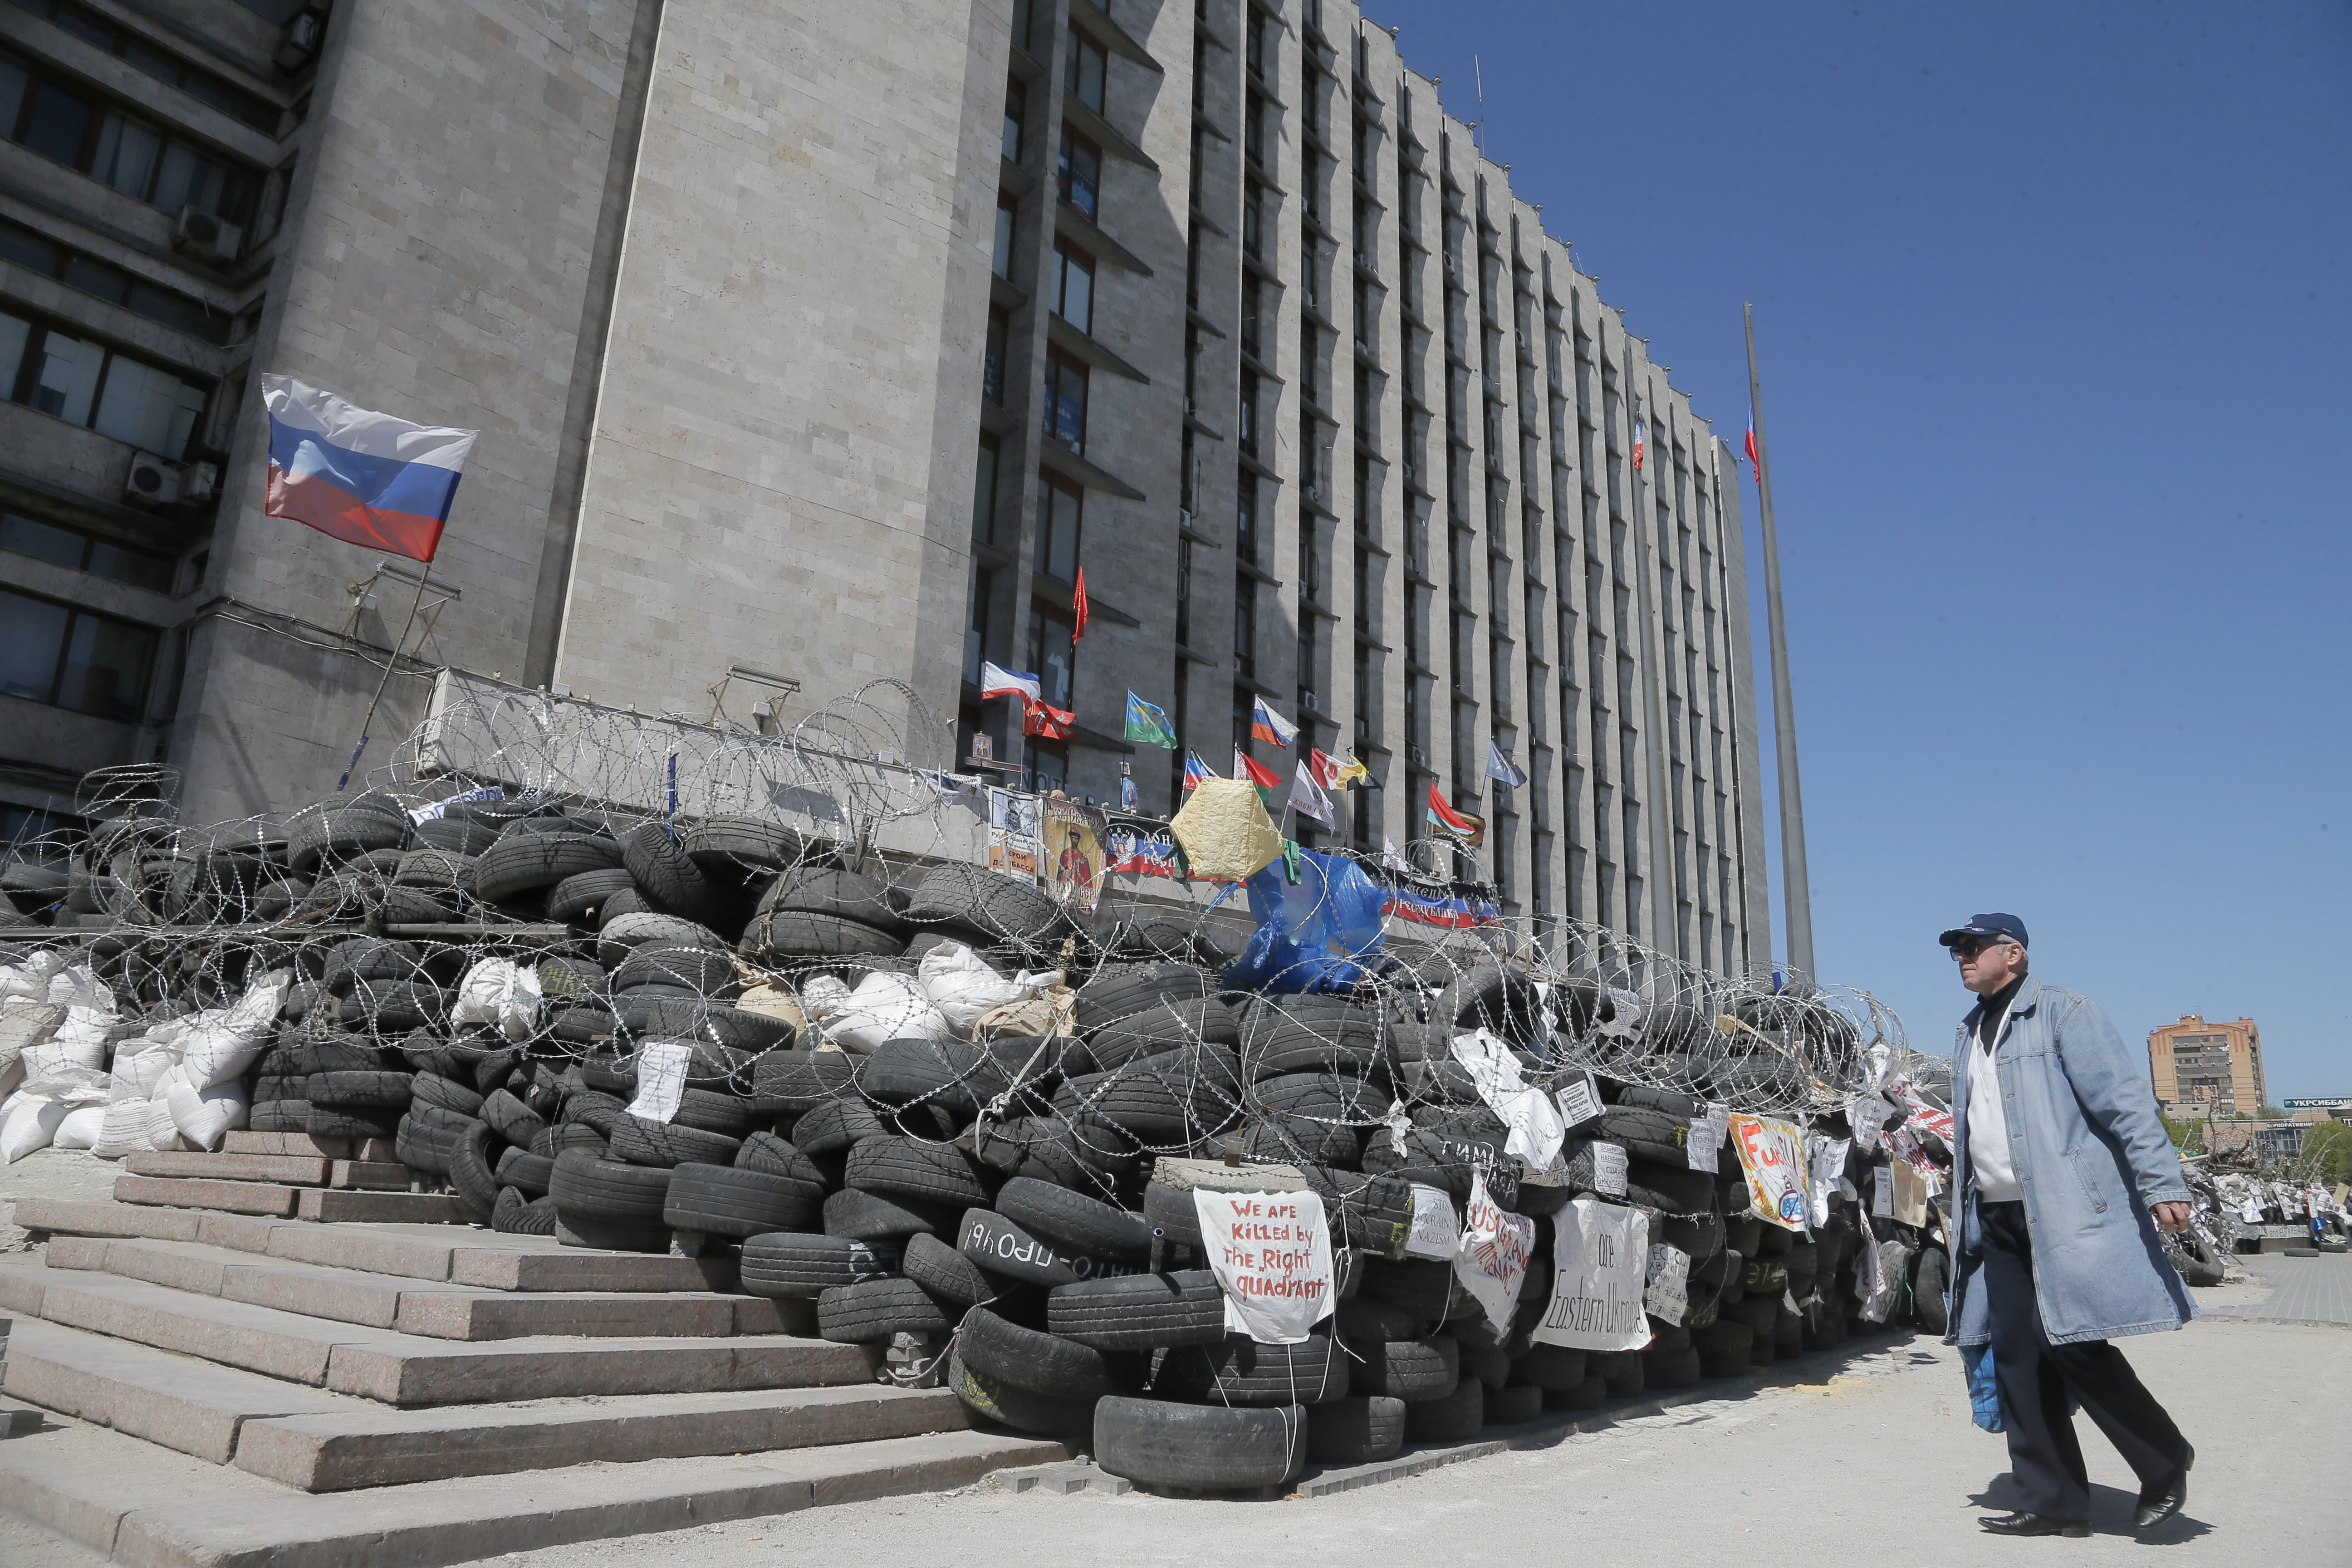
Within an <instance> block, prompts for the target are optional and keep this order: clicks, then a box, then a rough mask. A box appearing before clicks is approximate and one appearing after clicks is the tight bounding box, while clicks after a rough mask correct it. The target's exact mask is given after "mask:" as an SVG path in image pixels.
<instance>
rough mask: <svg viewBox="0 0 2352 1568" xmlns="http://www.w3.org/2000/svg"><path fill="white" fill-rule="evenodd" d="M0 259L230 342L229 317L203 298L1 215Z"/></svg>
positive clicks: (215, 339)
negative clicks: (156, 282) (150, 279)
mask: <svg viewBox="0 0 2352 1568" xmlns="http://www.w3.org/2000/svg"><path fill="white" fill-rule="evenodd" d="M0 258H5V259H6V260H8V261H12V262H14V263H16V265H17V266H19V267H21V268H25V269H26V271H28V272H37V273H39V274H40V275H41V276H42V277H44V278H55V279H58V280H59V281H60V282H62V283H64V284H65V285H66V286H67V287H68V288H72V289H80V290H81V291H82V292H83V293H85V294H91V295H95V296H97V297H98V298H99V299H100V300H105V301H106V302H107V303H108V304H110V305H120V306H121V307H122V308H123V309H124V310H128V311H130V312H131V314H132V315H134V316H144V317H146V318H147V319H148V320H149V321H160V322H162V323H163V325H164V326H167V327H170V328H171V329H172V330H173V331H181V332H185V333H187V334H188V335H189V336H190V337H192V338H197V339H200V340H202V341H203V342H208V343H212V344H214V345H215V346H218V345H220V344H224V343H226V342H228V328H229V317H228V315H227V314H226V312H224V311H220V310H214V309H213V308H212V307H210V306H209V305H206V304H205V302H204V301H203V300H196V299H192V298H190V297H189V296H188V295H185V294H180V293H175V292H173V290H172V289H163V288H158V287H157V286H156V285H154V284H152V283H150V282H148V281H147V280H146V279H143V278H137V277H133V276H132V275H131V274H130V273H128V272H125V271H123V270H122V269H121V268H119V267H114V266H110V265H109V264H108V263H106V262H103V261H100V259H99V258H97V257H95V256H89V255H85V254H84V253H83V252H81V251H79V250H74V249H70V248H68V247H66V246H62V245H59V244H58V243H57V242H56V241H55V240H52V239H49V238H47V237H46V236H43V235H39V234H37V233H35V232H34V231H33V230H31V229H29V228H26V227H25V226H23V225H22V224H15V223H9V222H7V221H6V220H5V219H0Z"/></svg>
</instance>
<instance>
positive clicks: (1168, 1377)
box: [1048, 1299, 1349, 1405]
mask: <svg viewBox="0 0 2352 1568" xmlns="http://www.w3.org/2000/svg"><path fill="white" fill-rule="evenodd" d="M1048 1310H1051V1307H1050V1299H1049V1305H1048ZM1348 1383H1349V1356H1348V1352H1347V1350H1346V1349H1345V1348H1343V1347H1342V1346H1341V1345H1340V1344H1339V1342H1338V1341H1337V1340H1335V1339H1333V1338H1332V1337H1331V1331H1330V1329H1329V1327H1328V1325H1318V1326H1317V1327H1316V1328H1314V1329H1312V1330H1310V1331H1308V1333H1307V1338H1306V1339H1305V1340H1304V1341H1302V1342H1299V1343H1297V1344H1295V1345H1262V1344H1260V1343H1258V1342H1256V1341H1255V1340H1253V1339H1250V1338H1248V1337H1246V1336H1245V1335H1241V1334H1228V1335H1226V1336H1224V1337H1223V1339H1222V1340H1220V1341H1219V1342H1217V1343H1215V1344H1213V1345H1189V1346H1184V1347H1182V1348H1180V1349H1177V1350H1174V1351H1171V1352H1169V1354H1168V1356H1167V1359H1166V1360H1164V1361H1163V1362H1161V1363H1160V1375H1159V1380H1158V1382H1157V1384H1155V1386H1158V1387H1160V1388H1168V1389H1173V1390H1175V1391H1177V1392H1179V1393H1181V1394H1184V1396H1185V1397H1187V1398H1196V1399H1199V1400H1201V1401H1202V1402H1203V1403H1205V1404H1210V1405H1321V1404H1323V1403H1325V1402H1326V1401H1328V1400H1333V1399H1344V1398H1346V1397H1347V1396H1348Z"/></svg>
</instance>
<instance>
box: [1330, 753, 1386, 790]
mask: <svg viewBox="0 0 2352 1568" xmlns="http://www.w3.org/2000/svg"><path fill="white" fill-rule="evenodd" d="M1349 784H1369V785H1370V786H1371V787H1372V788H1373V789H1378V788H1380V787H1381V786H1380V785H1379V784H1375V783H1373V780H1372V770H1371V769H1370V768H1368V767H1366V766H1364V764H1363V763H1360V762H1358V761H1357V760H1356V754H1355V753H1354V752H1340V753H1339V771H1338V772H1336V773H1333V774H1332V775H1331V785H1332V787H1333V788H1335V789H1346V788H1347V787H1348V786H1349Z"/></svg>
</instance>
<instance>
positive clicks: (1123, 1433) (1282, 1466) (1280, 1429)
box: [1094, 1395, 1307, 1491]
mask: <svg viewBox="0 0 2352 1568" xmlns="http://www.w3.org/2000/svg"><path fill="white" fill-rule="evenodd" d="M1094 1450H1095V1463H1096V1464H1097V1465H1098V1466H1099V1467H1101V1468H1103V1469H1105V1470H1108V1471H1109V1472H1110V1473H1111V1474H1112V1475H1114V1476H1118V1477H1121V1478H1123V1479H1127V1480H1130V1481H1134V1482H1136V1483H1138V1484H1139V1485H1142V1486H1151V1487H1181V1488H1183V1489H1186V1490H1191V1491H1255V1490H1256V1489H1260V1488H1264V1487H1277V1486H1280V1485H1282V1484H1283V1483H1284V1482H1286V1481H1287V1480H1289V1479H1291V1478H1292V1477H1293V1476H1295V1475H1297V1473H1298V1472H1299V1470H1300V1469H1301V1468H1303V1467H1304V1466H1305V1465H1306V1463H1307V1412H1306V1410H1305V1409H1304V1408H1302V1407H1300V1406H1298V1405H1286V1406H1276V1407H1275V1408H1271V1409H1240V1410H1233V1409H1224V1408H1222V1407H1219V1406H1216V1405H1177V1404H1173V1403H1171V1402H1170V1401H1168V1400H1164V1399H1139V1398H1130V1397H1128V1396H1126V1395H1111V1396H1108V1397H1106V1398H1104V1399H1102V1400H1101V1401H1100V1402H1099V1403H1097V1405H1095V1430H1094Z"/></svg>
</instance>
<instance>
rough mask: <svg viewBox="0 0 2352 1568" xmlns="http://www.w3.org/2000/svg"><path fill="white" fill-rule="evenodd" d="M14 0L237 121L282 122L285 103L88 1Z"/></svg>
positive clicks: (260, 126)
mask: <svg viewBox="0 0 2352 1568" xmlns="http://www.w3.org/2000/svg"><path fill="white" fill-rule="evenodd" d="M14 3H15V4H16V5H18V6H20V7H21V8H23V9H25V10H26V11H30V12H31V13H32V14H33V15H34V16H46V17H47V18H48V19H49V20H50V21H52V22H55V23H56V24H57V25H58V26H60V27H62V28H64V29H65V30H66V31H67V32H68V33H72V34H74V35H75V36H76V37H80V38H82V39H84V40H85V41H87V42H89V43H92V44H95V45H97V46H98V47H100V48H101V49H104V50H105V51H106V52H107V53H108V54H110V55H113V56H115V57H117V58H120V59H121V60H122V61H124V62H125V63H126V64H128V65H131V66H132V67H135V68H138V69H140V70H142V71H144V72H146V73H147V74H148V75H149V76H152V77H153V78H154V79H156V80H157V81H160V82H163V83H165V84H166V85H168V86H171V87H176V88H178V89H180V90H181V91H182V92H184V93H186V94H187V95H188V96H189V97H190V98H193V99H196V100H199V101H201V102H204V103H208V104H210V105H212V106H213V107H214V108H215V109H217V110H220V111H221V112H222V113H223V114H226V115H227V116H228V117H229V118H230V119H232V120H239V121H244V122H245V123H246V124H247V125H250V126H252V127H253V128H254V129H255V130H256V131H266V132H269V133H270V134H272V135H275V134H277V132H278V121H281V120H283V119H284V118H285V116H286V110H284V109H283V108H281V107H280V106H279V105H278V104H275V103H272V102H271V101H270V100H268V99H266V98H264V97H262V96H261V95H260V94H259V93H257V92H249V91H247V89H244V88H241V87H239V86H237V85H236V83H235V82H232V81H230V80H228V79H226V78H225V77H221V76H217V75H215V73H213V72H211V71H208V70H205V69H204V68H201V67H198V66H193V65H190V64H189V63H188V62H187V61H185V60H184V59H182V58H180V57H179V56H177V55H175V54H173V53H171V52H170V51H169V50H166V49H161V48H158V47H155V46H154V45H153V44H152V43H149V42H148V41H147V40H146V39H145V38H143V37H140V36H139V35H138V34H136V33H134V32H131V30H130V29H128V28H126V27H121V26H117V25H116V24H115V23H114V22H112V21H111V20H110V19H109V18H107V17H105V16H100V15H99V14H98V13H97V12H95V11H93V10H91V9H90V8H89V6H87V5H76V4H74V0H14Z"/></svg>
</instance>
